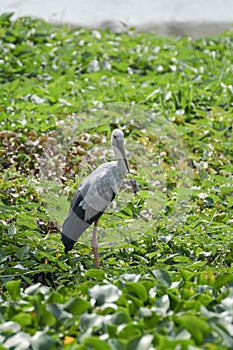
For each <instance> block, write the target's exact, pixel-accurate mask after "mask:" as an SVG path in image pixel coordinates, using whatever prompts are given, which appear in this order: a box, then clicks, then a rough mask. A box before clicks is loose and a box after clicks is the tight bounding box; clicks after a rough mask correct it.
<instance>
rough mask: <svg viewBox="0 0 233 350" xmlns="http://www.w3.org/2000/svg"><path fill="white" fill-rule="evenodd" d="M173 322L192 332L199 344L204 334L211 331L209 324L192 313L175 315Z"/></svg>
mask: <svg viewBox="0 0 233 350" xmlns="http://www.w3.org/2000/svg"><path fill="white" fill-rule="evenodd" d="M175 322H176V323H178V324H179V325H181V326H183V327H184V328H186V329H187V330H188V331H189V332H190V333H191V334H192V337H193V339H194V340H195V342H196V344H197V345H201V344H202V343H203V340H204V336H205V334H208V333H210V331H211V329H210V326H209V325H208V324H207V322H206V321H205V320H204V319H202V318H200V317H197V316H195V315H192V314H188V313H187V314H185V315H182V316H176V317H175Z"/></svg>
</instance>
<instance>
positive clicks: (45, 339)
mask: <svg viewBox="0 0 233 350" xmlns="http://www.w3.org/2000/svg"><path fill="white" fill-rule="evenodd" d="M31 347H32V349H33V350H53V349H54V350H55V349H56V345H55V342H54V340H53V339H52V338H51V337H50V335H48V334H46V333H45V332H40V331H38V332H36V333H35V334H34V336H33V337H32V339H31Z"/></svg>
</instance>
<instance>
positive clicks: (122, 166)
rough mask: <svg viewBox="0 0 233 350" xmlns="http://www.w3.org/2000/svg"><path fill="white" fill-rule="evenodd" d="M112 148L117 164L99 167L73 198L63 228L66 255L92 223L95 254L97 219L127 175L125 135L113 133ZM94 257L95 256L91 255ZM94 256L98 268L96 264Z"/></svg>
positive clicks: (115, 131)
mask: <svg viewBox="0 0 233 350" xmlns="http://www.w3.org/2000/svg"><path fill="white" fill-rule="evenodd" d="M112 147H113V150H114V152H115V155H116V156H117V161H113V162H108V163H105V164H102V165H100V166H99V167H98V168H97V169H96V170H95V171H93V172H92V173H91V174H90V175H89V176H87V178H86V179H85V180H84V181H83V182H82V183H81V184H80V185H79V187H78V189H77V191H76V192H75V195H74V197H73V200H72V203H71V206H70V210H69V215H68V218H67V219H66V220H65V222H64V224H63V227H62V242H63V243H64V245H65V252H68V251H69V250H71V249H72V248H73V246H74V243H75V242H76V241H77V240H78V238H79V237H80V236H81V235H82V233H83V232H84V231H85V230H86V229H87V228H88V227H89V226H90V225H91V224H92V223H93V222H94V223H95V226H94V232H93V237H92V248H93V250H94V249H96V250H97V243H96V238H95V236H96V229H97V222H98V219H99V218H100V216H101V215H102V214H103V213H104V212H105V210H106V209H107V207H108V206H109V204H110V203H111V202H112V200H113V199H114V198H115V196H116V194H117V192H118V189H119V187H120V185H121V182H122V180H123V179H124V177H125V174H126V172H127V171H129V168H128V163H127V160H126V156H125V151H124V135H123V133H122V131H121V130H119V129H115V130H114V131H113V132H112ZM94 253H95V252H94ZM97 259H98V255H97V257H96V256H95V261H96V264H97V266H98V264H99V262H98V261H97Z"/></svg>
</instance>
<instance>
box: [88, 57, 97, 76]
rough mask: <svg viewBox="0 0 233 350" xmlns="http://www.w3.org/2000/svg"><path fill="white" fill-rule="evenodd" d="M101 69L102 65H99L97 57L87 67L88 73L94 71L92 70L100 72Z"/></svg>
mask: <svg viewBox="0 0 233 350" xmlns="http://www.w3.org/2000/svg"><path fill="white" fill-rule="evenodd" d="M99 70H100V66H99V62H98V60H97V59H96V58H95V59H94V60H92V61H91V62H90V63H89V65H88V67H87V71H88V73H92V72H98V71H99Z"/></svg>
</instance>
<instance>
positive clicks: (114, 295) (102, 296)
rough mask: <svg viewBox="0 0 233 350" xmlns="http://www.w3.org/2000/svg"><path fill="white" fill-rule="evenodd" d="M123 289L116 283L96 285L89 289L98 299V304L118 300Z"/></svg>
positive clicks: (91, 294)
mask: <svg viewBox="0 0 233 350" xmlns="http://www.w3.org/2000/svg"><path fill="white" fill-rule="evenodd" d="M121 293H122V292H121V291H120V290H119V289H118V288H117V287H116V286H114V285H112V284H108V285H102V286H101V285H96V286H94V287H93V288H91V289H89V294H90V296H91V298H93V299H95V300H96V304H97V305H103V304H104V303H113V302H114V301H117V300H118V298H119V296H120V295H121Z"/></svg>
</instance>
